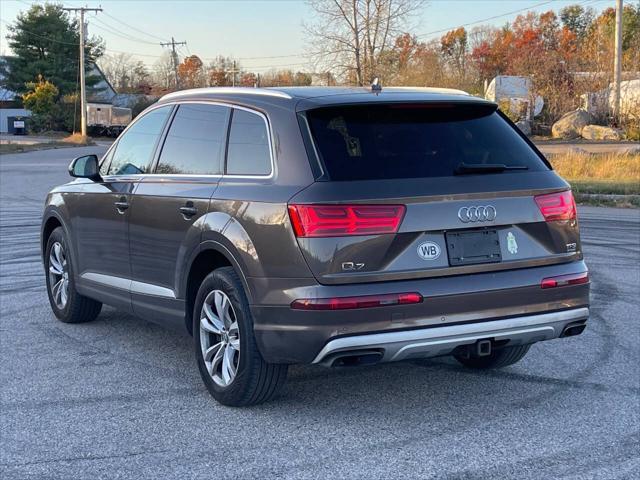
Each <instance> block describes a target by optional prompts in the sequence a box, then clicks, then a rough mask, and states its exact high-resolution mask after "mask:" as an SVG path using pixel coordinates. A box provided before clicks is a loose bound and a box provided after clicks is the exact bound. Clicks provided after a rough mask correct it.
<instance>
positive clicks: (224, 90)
mask: <svg viewBox="0 0 640 480" xmlns="http://www.w3.org/2000/svg"><path fill="white" fill-rule="evenodd" d="M201 94H214V95H215V94H223V95H233V94H243V95H265V96H268V97H279V98H286V99H287V100H291V99H292V98H293V97H291V95H289V94H287V93H284V92H281V91H279V90H271V89H267V88H253V87H206V88H192V89H189V90H178V91H177V92H171V93H167V94H166V95H164V96H163V97H162V98H161V100H170V99H172V98H177V97H184V96H189V95H201Z"/></svg>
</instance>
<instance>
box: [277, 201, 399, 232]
mask: <svg viewBox="0 0 640 480" xmlns="http://www.w3.org/2000/svg"><path fill="white" fill-rule="evenodd" d="M404 212H405V206H404V205H289V217H290V218H291V225H293V231H294V232H295V234H296V237H342V236H347V235H379V234H383V233H395V232H397V231H398V228H399V227H400V223H401V222H402V217H404Z"/></svg>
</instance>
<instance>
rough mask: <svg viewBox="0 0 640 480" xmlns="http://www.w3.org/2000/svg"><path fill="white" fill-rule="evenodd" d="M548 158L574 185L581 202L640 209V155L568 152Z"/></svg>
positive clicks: (572, 185) (572, 186)
mask: <svg viewBox="0 0 640 480" xmlns="http://www.w3.org/2000/svg"><path fill="white" fill-rule="evenodd" d="M548 158H549V161H550V162H551V164H552V165H553V168H554V169H555V170H556V172H558V174H559V175H561V176H562V177H563V178H564V179H565V180H567V181H568V182H569V183H570V184H571V188H572V189H573V191H574V193H575V195H576V201H578V202H579V203H586V204H590V205H602V206H615V207H640V155H638V154H633V153H605V154H589V153H578V152H568V153H563V154H557V155H548ZM619 195H624V197H617V196H619Z"/></svg>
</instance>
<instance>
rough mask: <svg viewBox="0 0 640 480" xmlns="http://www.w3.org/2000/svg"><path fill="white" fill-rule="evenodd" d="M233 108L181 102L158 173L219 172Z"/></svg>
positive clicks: (213, 173) (215, 173)
mask: <svg viewBox="0 0 640 480" xmlns="http://www.w3.org/2000/svg"><path fill="white" fill-rule="evenodd" d="M230 110H231V109H230V108H228V107H224V106H220V105H208V104H195V103H193V104H192V103H188V104H183V105H180V106H179V107H178V111H177V112H176V114H175V116H174V118H173V121H172V122H171V126H170V127H169V132H168V133H167V137H166V139H165V141H164V145H163V147H162V153H161V154H160V160H159V161H158V166H157V167H156V171H155V173H158V174H165V175H166V174H182V175H185V174H190V175H219V174H220V173H221V172H222V159H223V157H224V142H225V137H226V134H227V122H228V118H229V112H230Z"/></svg>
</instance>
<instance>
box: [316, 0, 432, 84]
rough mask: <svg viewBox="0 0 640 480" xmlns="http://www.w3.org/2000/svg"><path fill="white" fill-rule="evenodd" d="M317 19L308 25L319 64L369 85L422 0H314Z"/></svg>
mask: <svg viewBox="0 0 640 480" xmlns="http://www.w3.org/2000/svg"><path fill="white" fill-rule="evenodd" d="M309 4H310V6H311V8H312V10H313V12H314V14H315V15H314V17H315V20H314V21H313V23H311V24H308V25H306V30H307V33H308V36H309V43H310V45H311V46H310V50H311V52H312V53H311V56H312V57H313V59H314V61H315V63H316V65H317V66H319V67H322V66H327V65H330V66H332V69H333V70H334V71H335V72H337V74H338V75H341V76H342V77H343V78H346V79H349V80H351V81H353V82H354V83H356V84H357V85H365V84H367V83H368V82H370V81H371V80H372V79H373V77H375V76H378V75H381V74H382V73H383V72H382V71H381V69H380V68H379V65H378V63H379V60H380V59H381V58H382V57H384V54H385V53H386V51H387V50H389V49H390V48H392V47H393V44H394V41H395V38H396V36H398V35H399V34H401V33H402V32H403V31H405V29H406V27H407V26H408V23H409V22H410V20H411V18H412V16H413V15H414V14H415V13H416V11H417V10H418V9H419V8H420V7H421V6H422V5H423V4H424V2H423V1H422V0H310V1H309Z"/></svg>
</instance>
